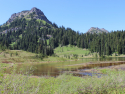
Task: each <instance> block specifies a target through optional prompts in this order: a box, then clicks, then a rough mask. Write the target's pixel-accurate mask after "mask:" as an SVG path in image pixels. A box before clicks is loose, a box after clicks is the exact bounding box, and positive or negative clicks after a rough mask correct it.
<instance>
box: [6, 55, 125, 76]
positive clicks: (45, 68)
mask: <svg viewBox="0 0 125 94" xmlns="http://www.w3.org/2000/svg"><path fill="white" fill-rule="evenodd" d="M102 61H112V62H111V63H103V64H102V63H99V62H102ZM114 61H123V62H119V63H116V62H114ZM124 61H125V57H109V58H86V59H80V60H77V61H63V62H54V63H47V64H40V63H38V64H18V65H17V66H16V68H15V72H16V73H21V74H25V75H27V74H28V75H29V74H30V75H35V76H45V75H49V76H54V77H55V76H58V75H59V74H62V72H63V71H65V70H71V71H76V70H78V69H79V70H80V69H81V70H82V69H90V68H94V67H107V66H112V65H120V64H125V62H124ZM87 62H94V63H96V64H89V65H87V66H82V65H80V66H77V65H75V66H74V68H66V66H69V65H73V64H83V63H87ZM97 62H98V63H99V64H97ZM13 69H14V67H12V68H8V69H6V70H5V71H4V72H5V73H11V71H12V70H13ZM81 74H83V75H89V76H92V73H81Z"/></svg>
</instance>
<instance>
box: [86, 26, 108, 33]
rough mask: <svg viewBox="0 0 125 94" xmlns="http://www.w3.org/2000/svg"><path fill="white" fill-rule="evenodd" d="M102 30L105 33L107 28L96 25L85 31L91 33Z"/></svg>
mask: <svg viewBox="0 0 125 94" xmlns="http://www.w3.org/2000/svg"><path fill="white" fill-rule="evenodd" d="M103 32H106V33H108V31H107V30H105V29H104V28H101V29H100V28H98V27H91V28H90V29H89V30H88V31H87V33H91V34H94V33H103Z"/></svg>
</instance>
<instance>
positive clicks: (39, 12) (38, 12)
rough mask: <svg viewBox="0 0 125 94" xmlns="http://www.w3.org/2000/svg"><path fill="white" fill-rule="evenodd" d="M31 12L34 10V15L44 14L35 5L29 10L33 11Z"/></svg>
mask: <svg viewBox="0 0 125 94" xmlns="http://www.w3.org/2000/svg"><path fill="white" fill-rule="evenodd" d="M33 12H35V14H36V15H44V14H43V12H42V11H41V10H40V9H38V8H36V7H33V8H32V9H31V10H30V13H33Z"/></svg>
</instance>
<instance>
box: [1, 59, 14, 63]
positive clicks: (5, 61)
mask: <svg viewBox="0 0 125 94" xmlns="http://www.w3.org/2000/svg"><path fill="white" fill-rule="evenodd" d="M2 63H12V62H11V61H7V60H4V61H2Z"/></svg>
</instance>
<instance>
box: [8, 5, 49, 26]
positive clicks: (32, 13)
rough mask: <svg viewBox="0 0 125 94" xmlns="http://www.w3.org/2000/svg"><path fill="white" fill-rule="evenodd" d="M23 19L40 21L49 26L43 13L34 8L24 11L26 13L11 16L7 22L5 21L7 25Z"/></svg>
mask: <svg viewBox="0 0 125 94" xmlns="http://www.w3.org/2000/svg"><path fill="white" fill-rule="evenodd" d="M23 17H25V18H34V19H41V20H44V21H46V22H47V23H49V24H51V22H50V21H49V20H48V19H47V18H46V16H45V15H44V13H43V12H42V11H41V10H40V9H37V8H36V7H33V8H32V9H31V10H26V11H22V12H19V13H14V14H12V15H11V17H10V18H9V20H8V21H7V23H11V22H13V21H14V20H15V19H16V18H23Z"/></svg>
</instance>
